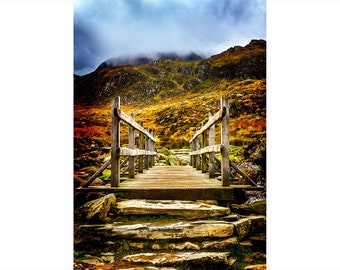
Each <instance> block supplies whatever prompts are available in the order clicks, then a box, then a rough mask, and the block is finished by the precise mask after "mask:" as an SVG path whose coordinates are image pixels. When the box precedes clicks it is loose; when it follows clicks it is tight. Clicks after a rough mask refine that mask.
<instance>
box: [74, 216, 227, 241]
mask: <svg viewBox="0 0 340 270" xmlns="http://www.w3.org/2000/svg"><path fill="white" fill-rule="evenodd" d="M233 231H234V225H233V224H231V223H228V222H225V221H209V220H204V221H193V222H175V223H163V222H156V223H148V222H143V223H138V224H130V223H121V222H117V223H112V224H104V225H82V226H80V227H79V229H78V232H77V235H78V236H80V237H81V236H82V235H83V236H89V235H91V234H93V235H96V236H97V237H104V238H111V239H112V238H113V239H115V238H125V239H148V240H156V239H191V238H205V237H214V238H220V237H223V238H226V237H229V236H232V235H233Z"/></svg>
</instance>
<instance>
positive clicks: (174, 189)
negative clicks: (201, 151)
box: [79, 166, 232, 201]
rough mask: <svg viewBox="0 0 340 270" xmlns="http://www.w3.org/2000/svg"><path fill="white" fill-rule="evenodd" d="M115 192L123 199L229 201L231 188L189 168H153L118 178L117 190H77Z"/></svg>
mask: <svg viewBox="0 0 340 270" xmlns="http://www.w3.org/2000/svg"><path fill="white" fill-rule="evenodd" d="M79 190H81V191H102V192H105V193H115V194H116V196H118V197H121V198H126V199H162V200H221V201H229V200H231V199H232V187H223V186H222V185H221V181H219V180H217V179H215V178H209V175H208V174H204V173H201V172H200V171H199V170H197V169H195V168H192V167H190V166H154V167H152V168H149V170H146V171H144V173H142V174H137V175H136V176H135V178H130V179H122V182H121V183H120V186H119V187H110V186H109V185H108V186H101V187H88V188H82V189H79Z"/></svg>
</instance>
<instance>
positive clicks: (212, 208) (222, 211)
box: [116, 200, 230, 219]
mask: <svg viewBox="0 0 340 270" xmlns="http://www.w3.org/2000/svg"><path fill="white" fill-rule="evenodd" d="M116 208H117V209H118V214H120V215H169V216H179V217H184V218H187V219H199V218H206V217H216V216H226V215H229V214H230V209H229V208H228V207H222V206H217V205H211V204H207V203H204V202H193V201H178V200H127V201H122V202H118V203H117V204H116Z"/></svg>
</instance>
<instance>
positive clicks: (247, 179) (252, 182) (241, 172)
mask: <svg viewBox="0 0 340 270" xmlns="http://www.w3.org/2000/svg"><path fill="white" fill-rule="evenodd" d="M229 162H230V165H231V166H232V167H233V168H234V169H235V171H236V172H238V173H239V174H240V175H241V176H242V177H243V178H244V179H245V180H246V181H247V182H249V183H250V184H251V185H253V186H257V184H256V183H255V182H254V181H253V180H252V179H251V178H250V177H249V176H248V175H246V174H245V173H244V172H243V171H241V170H240V169H239V168H238V167H237V166H236V164H235V163H234V162H232V161H231V160H230V161H229Z"/></svg>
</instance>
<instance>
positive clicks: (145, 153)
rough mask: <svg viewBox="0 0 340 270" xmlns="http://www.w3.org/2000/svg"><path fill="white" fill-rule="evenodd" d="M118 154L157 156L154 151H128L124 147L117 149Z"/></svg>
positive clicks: (128, 149)
mask: <svg viewBox="0 0 340 270" xmlns="http://www.w3.org/2000/svg"><path fill="white" fill-rule="evenodd" d="M119 154H120V155H121V156H144V155H147V156H152V155H157V153H156V152H155V151H147V150H141V149H130V148H125V147H119Z"/></svg>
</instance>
